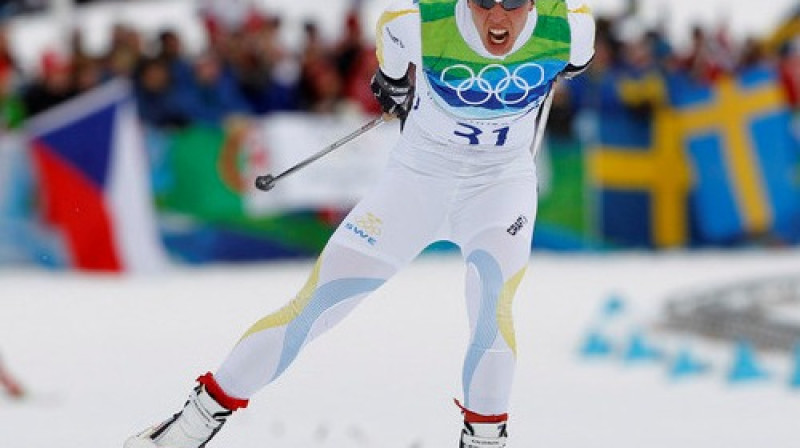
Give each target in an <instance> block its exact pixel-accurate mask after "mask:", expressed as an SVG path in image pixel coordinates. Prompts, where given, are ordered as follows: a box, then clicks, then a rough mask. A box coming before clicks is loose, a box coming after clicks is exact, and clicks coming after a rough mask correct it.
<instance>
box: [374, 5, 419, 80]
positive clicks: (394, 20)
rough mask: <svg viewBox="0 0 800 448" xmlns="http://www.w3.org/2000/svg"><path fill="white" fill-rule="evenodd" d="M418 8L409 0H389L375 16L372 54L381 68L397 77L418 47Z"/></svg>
mask: <svg viewBox="0 0 800 448" xmlns="http://www.w3.org/2000/svg"><path fill="white" fill-rule="evenodd" d="M419 21H420V18H419V8H418V7H417V5H415V4H414V2H413V0H398V1H395V2H393V3H392V4H391V5H390V6H389V7H388V8H387V9H386V10H385V11H384V12H383V14H382V15H381V17H380V18H379V19H378V24H377V30H376V32H375V36H376V42H375V44H376V54H377V57H378V63H379V64H380V69H381V71H382V72H383V73H384V74H385V75H386V76H387V77H389V78H393V79H400V78H402V77H403V76H405V74H406V72H407V71H408V65H409V64H410V63H412V62H415V59H416V58H415V57H414V55H415V54H419V52H420V51H421V50H420V48H421V43H420V23H419Z"/></svg>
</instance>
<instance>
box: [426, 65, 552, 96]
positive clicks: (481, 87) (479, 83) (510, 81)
mask: <svg viewBox="0 0 800 448" xmlns="http://www.w3.org/2000/svg"><path fill="white" fill-rule="evenodd" d="M453 70H463V71H464V72H466V73H467V74H468V75H469V76H468V77H467V78H466V79H463V80H460V81H459V80H455V81H456V82H453V81H452V80H451V81H448V80H447V74H448V73H449V72H451V71H453ZM492 70H500V71H501V74H502V75H504V76H503V78H501V79H500V80H499V81H496V83H495V84H492V81H491V79H489V78H488V77H487V76H486V75H487V73H489V71H492ZM523 70H532V71H537V72H538V78H539V79H538V81H536V82H535V83H533V84H531V83H530V82H529V78H525V77H523V76H522V75H523V74H524V73H523ZM440 81H441V83H442V84H443V85H445V86H447V87H448V88H450V89H451V90H453V91H455V92H456V95H458V98H459V99H460V100H461V101H463V102H464V103H466V104H468V105H470V106H480V105H482V104H486V103H487V102H488V101H490V100H491V99H492V98H494V99H496V100H497V101H499V102H500V103H501V104H503V105H505V106H513V105H515V104H519V103H521V102H523V101H525V99H526V98H527V97H528V94H529V93H530V92H531V90H534V89H536V88H538V87H541V86H542V84H544V82H545V72H544V68H542V66H541V65H539V64H535V63H532V62H529V63H526V64H522V65H520V66H518V67H517V68H515V69H514V71H513V72H512V71H511V70H509V69H508V68H507V67H506V66H504V65H500V64H489V65H487V66H485V67H483V68H482V69H481V71H480V72H478V74H477V75H476V74H475V72H474V71H473V70H472V69H471V68H470V67H469V66H467V65H464V64H456V65H452V66H450V67H447V68H446V69H444V70H443V71H442V74H441V76H440ZM475 87H477V91H478V92H481V94H482V96H481V97H479V98H478V99H477V100H475V99H472V100H470V99H468V98H466V97H465V95H464V93H465V92H476V90H474V89H473V88H475ZM510 88H511V89H512V92H511V93H516V92H515V91H516V90H520V91H522V92H523V93H519V96H518V97H517V95H516V94H515V95H514V97H513V98H511V99H509V98H506V95H504V94H505V93H509V90H510ZM484 94H485V96H483V95H484Z"/></svg>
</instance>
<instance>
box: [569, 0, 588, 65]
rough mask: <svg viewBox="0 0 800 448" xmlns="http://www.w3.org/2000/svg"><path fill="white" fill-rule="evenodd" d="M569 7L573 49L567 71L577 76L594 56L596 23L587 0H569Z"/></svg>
mask: <svg viewBox="0 0 800 448" xmlns="http://www.w3.org/2000/svg"><path fill="white" fill-rule="evenodd" d="M567 8H568V9H569V13H568V20H569V28H570V31H571V32H572V49H571V50H570V60H569V66H568V67H567V69H566V70H565V73H566V74H567V76H575V75H577V74H579V73H580V72H582V71H583V70H585V69H586V68H587V67H588V66H589V63H591V62H592V58H594V36H595V23H594V17H592V10H591V8H590V7H589V5H588V4H587V3H586V0H567Z"/></svg>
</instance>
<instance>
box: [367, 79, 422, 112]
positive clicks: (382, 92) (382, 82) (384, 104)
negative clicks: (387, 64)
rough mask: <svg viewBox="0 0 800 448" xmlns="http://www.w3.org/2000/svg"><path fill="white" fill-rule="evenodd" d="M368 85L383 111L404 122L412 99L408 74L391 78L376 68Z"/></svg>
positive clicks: (412, 91) (412, 94) (411, 88)
mask: <svg viewBox="0 0 800 448" xmlns="http://www.w3.org/2000/svg"><path fill="white" fill-rule="evenodd" d="M370 87H371V88H372V93H373V94H374V95H375V98H377V100H378V103H379V104H380V105H381V109H382V110H383V113H384V114H387V115H390V116H393V117H397V118H399V119H400V120H401V121H402V122H403V123H405V121H406V118H408V113H409V111H410V110H411V106H412V103H413V101H414V85H413V84H411V82H410V80H409V79H408V75H405V76H403V77H402V78H400V79H392V78H389V77H388V76H386V75H384V74H383V72H382V71H381V70H380V69H378V70H376V71H375V75H374V76H373V77H372V82H370Z"/></svg>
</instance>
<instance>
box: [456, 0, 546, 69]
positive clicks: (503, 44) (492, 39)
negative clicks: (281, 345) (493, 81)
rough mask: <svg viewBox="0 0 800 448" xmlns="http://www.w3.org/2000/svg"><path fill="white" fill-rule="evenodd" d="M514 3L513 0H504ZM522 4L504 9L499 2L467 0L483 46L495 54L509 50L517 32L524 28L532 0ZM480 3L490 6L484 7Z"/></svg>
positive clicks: (517, 34)
mask: <svg viewBox="0 0 800 448" xmlns="http://www.w3.org/2000/svg"><path fill="white" fill-rule="evenodd" d="M505 1H507V2H509V4H510V3H514V1H513V0H505ZM522 3H523V4H522V6H519V7H517V8H513V9H511V10H506V9H505V8H503V6H502V5H501V4H500V3H496V2H494V1H487V0H467V4H468V5H469V9H470V11H471V12H472V20H473V21H474V22H475V27H476V28H477V29H478V34H480V36H481V40H482V41H483V46H484V47H486V50H487V51H488V52H489V53H490V54H492V55H495V56H502V55H504V54H507V53H508V52H510V51H511V48H513V47H514V43H515V42H516V41H517V37H519V33H521V32H522V29H523V28H525V23H526V22H527V21H528V14H529V13H530V12H531V10H533V7H534V1H528V0H526V1H524V2H522ZM481 4H484V5H487V6H491V8H489V9H486V8H483V7H482V6H481Z"/></svg>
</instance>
